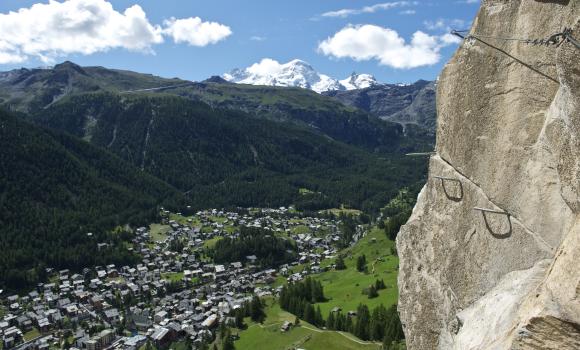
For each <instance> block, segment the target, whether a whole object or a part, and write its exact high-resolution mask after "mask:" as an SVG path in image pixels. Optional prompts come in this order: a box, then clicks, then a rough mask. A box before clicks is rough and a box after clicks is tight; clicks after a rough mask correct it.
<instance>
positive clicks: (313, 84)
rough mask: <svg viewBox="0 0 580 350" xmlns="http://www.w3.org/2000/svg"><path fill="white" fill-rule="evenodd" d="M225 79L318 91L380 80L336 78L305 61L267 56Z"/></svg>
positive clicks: (352, 87)
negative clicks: (318, 70) (280, 59)
mask: <svg viewBox="0 0 580 350" xmlns="http://www.w3.org/2000/svg"><path fill="white" fill-rule="evenodd" d="M222 77H223V78H224V79H225V80H227V81H230V82H232V83H238V84H251V85H267V86H289V87H300V88H304V89H310V90H313V91H316V92H318V93H321V92H324V91H332V90H355V89H364V88H368V87H371V86H374V85H378V84H379V82H377V80H376V79H375V77H373V76H372V75H370V74H356V73H352V74H351V76H349V77H348V78H346V79H343V80H337V79H334V78H332V77H329V76H328V75H325V74H321V73H319V72H317V71H316V70H315V69H314V68H313V67H312V66H311V65H310V64H308V63H307V62H304V61H302V60H298V59H295V60H292V61H290V62H288V63H279V62H278V61H276V60H272V59H269V58H264V59H263V60H262V61H260V62H259V63H254V64H253V65H251V66H249V67H247V68H243V69H240V68H237V69H234V70H232V71H231V72H230V73H226V74H224V75H223V76H222Z"/></svg>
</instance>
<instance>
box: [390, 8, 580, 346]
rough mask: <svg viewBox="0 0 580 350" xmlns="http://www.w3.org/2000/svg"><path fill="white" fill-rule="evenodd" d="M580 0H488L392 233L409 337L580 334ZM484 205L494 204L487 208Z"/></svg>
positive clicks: (496, 339) (523, 339)
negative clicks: (413, 192)
mask: <svg viewBox="0 0 580 350" xmlns="http://www.w3.org/2000/svg"><path fill="white" fill-rule="evenodd" d="M565 27H570V28H572V29H573V36H575V37H576V38H578V37H580V2H578V1H567V0H551V1H550V0H543V1H540V0H512V1H506V0H483V1H482V5H481V9H480V11H479V13H478V15H477V18H476V19H475V21H474V24H473V27H472V29H471V32H470V33H471V34H474V35H478V36H479V40H475V39H468V40H465V42H464V43H463V44H462V46H461V47H460V49H459V50H458V51H457V52H456V54H455V55H454V57H453V58H452V59H451V61H450V62H449V63H448V64H447V65H446V67H445V69H444V70H443V72H442V74H441V76H440V79H439V84H438V86H437V113H438V121H437V146H436V154H435V155H433V156H432V157H431V159H430V168H429V180H428V182H427V184H426V185H425V187H424V188H423V190H422V192H421V194H420V195H419V198H418V202H417V205H416V207H415V208H414V210H413V214H412V216H411V218H410V219H409V221H408V222H407V224H406V225H404V226H403V227H402V229H401V232H400V233H399V236H398V238H397V248H398V252H399V256H400V267H399V292H400V299H399V311H400V315H401V320H402V322H403V324H404V330H405V334H406V337H407V346H408V348H409V349H458V350H459V349H460V350H464V349H518V350H520V349H522V350H523V349H578V348H580V268H579V267H578V266H580V50H579V49H578V48H576V47H575V46H574V45H573V44H572V43H570V42H564V43H562V44H561V45H559V46H556V45H551V46H545V45H529V44H525V43H523V42H518V41H506V40H501V39H498V38H505V37H513V38H531V39H536V38H547V37H550V36H551V35H552V34H554V33H558V32H561V31H562V30H563V29H564V28H565ZM480 209H486V210H490V211H482V210H480Z"/></svg>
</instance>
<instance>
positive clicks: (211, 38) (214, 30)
mask: <svg viewBox="0 0 580 350" xmlns="http://www.w3.org/2000/svg"><path fill="white" fill-rule="evenodd" d="M164 25H165V29H164V30H163V33H164V34H166V35H168V36H170V37H172V38H173V41H175V43H177V44H180V43H187V44H189V45H192V46H207V45H209V44H215V43H217V42H219V41H221V40H223V39H225V38H227V37H228V36H230V35H231V34H232V30H231V29H230V27H228V26H226V25H223V24H220V23H217V22H203V21H202V20H201V18H199V17H191V18H185V19H175V18H171V19H170V20H167V21H165V22H164Z"/></svg>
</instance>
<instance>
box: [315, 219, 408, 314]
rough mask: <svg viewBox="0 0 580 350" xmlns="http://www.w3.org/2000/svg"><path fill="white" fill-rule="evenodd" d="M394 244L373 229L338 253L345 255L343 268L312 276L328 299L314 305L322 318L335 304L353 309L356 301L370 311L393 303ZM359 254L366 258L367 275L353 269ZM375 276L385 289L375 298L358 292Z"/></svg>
mask: <svg viewBox="0 0 580 350" xmlns="http://www.w3.org/2000/svg"><path fill="white" fill-rule="evenodd" d="M373 238H374V241H373ZM394 244H395V243H394V242H393V241H390V240H389V239H388V238H387V237H386V235H385V234H384V232H383V231H382V230H380V229H377V228H374V229H372V230H371V232H370V233H369V234H368V235H367V236H365V237H364V238H362V239H361V240H360V241H359V242H358V243H357V244H356V245H355V246H353V247H350V248H348V249H345V250H344V251H343V252H342V254H344V255H345V263H346V266H347V268H346V270H342V271H335V270H331V271H327V272H323V273H321V274H317V275H313V276H314V277H315V278H316V279H317V280H319V281H320V282H321V283H322V286H323V287H324V295H325V296H326V298H328V299H329V301H327V302H324V303H319V304H318V305H319V306H320V309H321V311H322V316H323V317H324V318H326V317H327V316H328V313H329V311H330V310H331V309H332V308H333V307H335V306H338V307H340V308H342V310H343V311H344V312H346V311H349V310H356V308H357V306H358V304H360V303H363V304H366V305H367V306H368V307H369V308H370V309H371V310H372V308H373V307H375V306H378V305H379V304H383V305H385V306H386V307H390V306H391V305H393V304H396V303H397V298H398V290H397V272H398V266H399V259H398V258H397V257H396V256H394V255H392V254H391V249H392V247H393V246H394ZM362 254H364V255H365V256H366V258H367V262H368V271H369V272H368V274H365V273H362V272H358V271H357V270H356V259H357V257H358V256H359V255H362ZM377 258H380V260H377ZM333 262H334V261H326V262H325V263H324V264H322V265H323V266H324V265H328V264H330V263H333ZM373 263H374V265H373ZM373 269H374V271H373ZM377 279H382V280H383V281H384V282H385V284H386V285H387V288H386V289H383V290H380V291H379V296H378V297H377V298H374V299H369V298H368V297H367V296H366V295H364V294H362V290H363V288H365V287H368V286H369V285H370V284H371V283H374V282H375V281H376V280H377Z"/></svg>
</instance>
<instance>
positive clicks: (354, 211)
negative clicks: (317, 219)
mask: <svg viewBox="0 0 580 350" xmlns="http://www.w3.org/2000/svg"><path fill="white" fill-rule="evenodd" d="M320 213H325V214H328V213H331V214H333V215H336V216H340V214H345V215H360V214H362V211H360V210H358V209H348V208H345V207H344V205H343V206H341V207H340V208H332V209H326V210H321V211H320Z"/></svg>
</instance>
